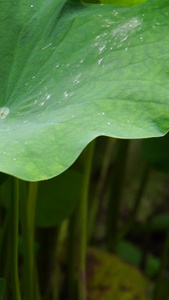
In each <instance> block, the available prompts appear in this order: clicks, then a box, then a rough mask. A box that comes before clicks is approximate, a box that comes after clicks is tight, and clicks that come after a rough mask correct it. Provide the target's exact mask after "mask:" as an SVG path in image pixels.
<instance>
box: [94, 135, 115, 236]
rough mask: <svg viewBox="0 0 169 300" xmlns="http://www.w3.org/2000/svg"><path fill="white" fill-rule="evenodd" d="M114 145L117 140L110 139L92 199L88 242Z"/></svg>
mask: <svg viewBox="0 0 169 300" xmlns="http://www.w3.org/2000/svg"><path fill="white" fill-rule="evenodd" d="M114 144H115V139H113V138H109V139H108V142H107V145H106V149H105V153H104V158H103V163H102V167H101V171H100V176H99V179H98V183H97V186H96V191H95V194H94V197H93V199H92V203H91V206H90V211H89V220H88V241H89V240H90V238H91V235H92V232H93V228H94V224H95V221H96V216H97V212H98V208H99V200H100V197H101V194H102V192H103V188H104V185H105V181H106V178H107V173H108V169H109V166H110V161H111V158H112V150H113V147H114Z"/></svg>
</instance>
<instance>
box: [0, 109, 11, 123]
mask: <svg viewBox="0 0 169 300" xmlns="http://www.w3.org/2000/svg"><path fill="white" fill-rule="evenodd" d="M9 111H10V110H9V108H8V107H5V106H4V107H1V108H0V119H2V120H3V119H5V118H6V117H7V115H8V114H9Z"/></svg>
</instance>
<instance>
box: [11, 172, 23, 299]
mask: <svg viewBox="0 0 169 300" xmlns="http://www.w3.org/2000/svg"><path fill="white" fill-rule="evenodd" d="M18 228H19V179H17V178H14V177H13V178H12V203H11V277H12V292H13V300H21V294H20V285H19V276H18Z"/></svg>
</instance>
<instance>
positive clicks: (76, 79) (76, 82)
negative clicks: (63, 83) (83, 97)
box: [73, 73, 81, 84]
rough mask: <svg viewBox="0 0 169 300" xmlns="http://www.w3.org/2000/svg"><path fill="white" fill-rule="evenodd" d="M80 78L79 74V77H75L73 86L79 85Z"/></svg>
mask: <svg viewBox="0 0 169 300" xmlns="http://www.w3.org/2000/svg"><path fill="white" fill-rule="evenodd" d="M80 77H81V73H80V74H79V75H77V77H76V78H75V79H74V80H73V83H74V84H79V83H80Z"/></svg>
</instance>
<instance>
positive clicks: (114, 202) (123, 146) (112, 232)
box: [107, 140, 129, 252]
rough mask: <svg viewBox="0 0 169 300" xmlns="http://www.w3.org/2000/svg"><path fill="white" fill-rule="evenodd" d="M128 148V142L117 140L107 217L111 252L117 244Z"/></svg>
mask: <svg viewBox="0 0 169 300" xmlns="http://www.w3.org/2000/svg"><path fill="white" fill-rule="evenodd" d="M128 147H129V140H117V149H116V151H117V152H116V161H115V167H114V174H113V177H114V180H113V185H112V192H111V195H110V198H109V204H108V217H107V235H108V248H109V250H110V251H111V252H115V250H116V247H117V243H118V235H119V233H118V221H119V213H120V204H121V194H122V186H123V180H124V173H125V167H126V161H127V153H128Z"/></svg>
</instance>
